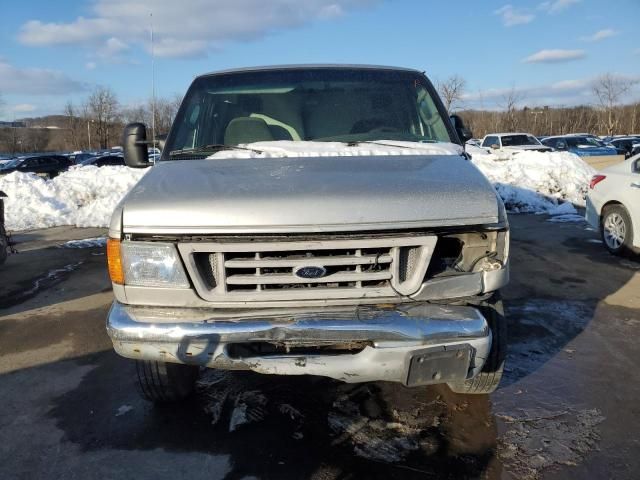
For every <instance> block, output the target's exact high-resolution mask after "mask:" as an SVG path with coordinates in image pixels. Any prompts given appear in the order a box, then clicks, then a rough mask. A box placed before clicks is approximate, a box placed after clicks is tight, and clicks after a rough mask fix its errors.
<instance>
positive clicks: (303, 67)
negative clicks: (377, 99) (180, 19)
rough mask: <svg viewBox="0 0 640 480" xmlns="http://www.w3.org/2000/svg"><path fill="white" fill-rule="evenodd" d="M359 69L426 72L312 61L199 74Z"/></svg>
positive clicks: (402, 68) (401, 68) (413, 71)
mask: <svg viewBox="0 0 640 480" xmlns="http://www.w3.org/2000/svg"><path fill="white" fill-rule="evenodd" d="M328 68H335V69H345V70H346V69H357V70H395V71H401V72H412V73H424V72H421V71H420V70H416V69H413V68H404V67H390V66H385V65H358V64H332V63H327V64H321V63H311V64H294V65H266V66H257V67H243V68H231V69H227V70H218V71H214V72H209V73H205V74H202V75H198V77H197V78H199V77H208V76H211V75H223V74H227V73H244V72H264V71H276V70H312V69H328Z"/></svg>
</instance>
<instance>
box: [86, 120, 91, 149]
mask: <svg viewBox="0 0 640 480" xmlns="http://www.w3.org/2000/svg"><path fill="white" fill-rule="evenodd" d="M90 124H91V121H90V120H87V141H88V145H87V148H88V150H91V127H90V126H89V125H90Z"/></svg>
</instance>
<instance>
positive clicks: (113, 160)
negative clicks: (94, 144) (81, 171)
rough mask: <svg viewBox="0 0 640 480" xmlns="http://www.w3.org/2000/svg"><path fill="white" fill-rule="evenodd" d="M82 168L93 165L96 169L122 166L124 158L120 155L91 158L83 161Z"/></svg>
mask: <svg viewBox="0 0 640 480" xmlns="http://www.w3.org/2000/svg"><path fill="white" fill-rule="evenodd" d="M81 165H82V166H87V165H95V166H96V167H104V166H106V165H124V156H122V155H102V156H99V157H91V158H87V159H86V160H83V161H82V163H81Z"/></svg>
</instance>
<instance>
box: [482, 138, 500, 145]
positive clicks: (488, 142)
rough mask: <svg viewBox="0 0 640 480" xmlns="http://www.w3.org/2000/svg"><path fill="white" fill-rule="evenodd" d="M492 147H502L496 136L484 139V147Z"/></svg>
mask: <svg viewBox="0 0 640 480" xmlns="http://www.w3.org/2000/svg"><path fill="white" fill-rule="evenodd" d="M491 145H498V146H500V142H499V141H498V137H495V136H491V137H487V138H485V139H484V142H482V146H483V147H491Z"/></svg>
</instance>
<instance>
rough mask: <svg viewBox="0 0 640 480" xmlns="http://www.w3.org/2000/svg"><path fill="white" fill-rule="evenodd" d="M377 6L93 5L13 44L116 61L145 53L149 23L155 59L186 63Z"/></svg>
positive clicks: (240, 2) (328, 1) (30, 26)
mask: <svg viewBox="0 0 640 480" xmlns="http://www.w3.org/2000/svg"><path fill="white" fill-rule="evenodd" d="M379 1H380V0H305V1H299V0H269V1H264V0H217V1H215V2H211V1H210V0H181V1H179V2H176V1H175V0H138V1H136V2H131V1H130V0H96V2H95V3H94V5H93V7H92V9H93V12H92V15H91V16H90V17H88V18H87V17H78V18H76V19H75V20H73V21H71V22H68V23H45V22H42V21H39V20H31V21H29V22H27V23H25V24H24V25H22V27H21V30H20V33H19V35H18V39H19V41H20V42H21V43H23V44H25V45H31V46H44V45H70V44H73V45H77V44H84V45H87V46H89V47H92V48H93V49H97V54H98V55H100V54H101V53H102V54H103V56H105V58H113V57H116V58H119V57H120V56H121V55H123V54H125V53H126V52H127V50H128V49H129V47H130V46H131V44H137V45H139V46H140V45H141V46H143V48H145V49H146V50H149V30H150V25H151V20H152V19H153V27H154V35H155V40H156V42H155V47H154V50H155V53H156V54H157V55H159V56H167V57H183V56H186V57H191V56H198V55H206V54H207V53H209V52H211V51H215V50H217V49H220V48H221V47H222V46H224V45H225V44H226V43H227V42H232V41H249V40H256V39H259V38H262V37H264V36H266V35H268V34H270V33H273V32H275V31H277V30H282V29H290V28H296V27H300V26H302V25H305V24H307V23H311V22H313V21H316V20H327V19H332V18H335V17H339V16H342V15H345V14H346V13H347V12H349V11H351V10H354V9H359V8H363V7H365V6H369V5H372V4H376V3H379ZM151 13H153V17H151V16H150V14H151ZM108 54H111V57H108V56H107V55H108Z"/></svg>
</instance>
